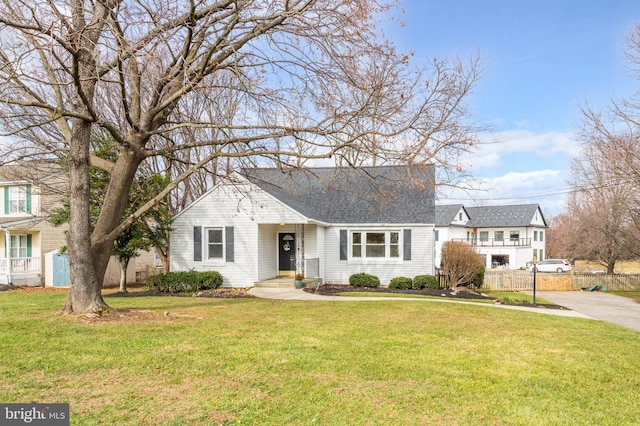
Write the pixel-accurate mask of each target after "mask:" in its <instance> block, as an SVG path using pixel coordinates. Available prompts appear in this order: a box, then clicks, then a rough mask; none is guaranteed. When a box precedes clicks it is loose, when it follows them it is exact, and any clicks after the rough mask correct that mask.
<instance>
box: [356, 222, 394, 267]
mask: <svg viewBox="0 0 640 426" xmlns="http://www.w3.org/2000/svg"><path fill="white" fill-rule="evenodd" d="M392 232H395V233H397V234H398V243H397V244H395V245H397V246H398V256H395V257H391V256H390V249H391V233H392ZM354 233H360V234H361V238H362V239H361V243H360V250H361V252H360V253H361V256H360V257H354V256H353V245H354V244H353V234H354ZM362 234H364V235H362ZM366 234H384V254H385V255H384V256H381V257H367V256H366V248H367V243H366V239H365V237H366ZM403 234H404V233H403V232H402V229H398V228H395V227H394V228H377V229H371V228H351V229H348V230H347V261H348V262H349V264H381V263H394V264H395V263H402V262H403V259H404V256H403V255H404V237H403Z"/></svg>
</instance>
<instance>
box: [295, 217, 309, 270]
mask: <svg viewBox="0 0 640 426" xmlns="http://www.w3.org/2000/svg"><path fill="white" fill-rule="evenodd" d="M298 226H299V232H296V234H298V236H299V238H298V244H297V248H296V275H297V274H302V275H303V276H304V223H303V224H302V225H296V228H298ZM296 231H298V229H296ZM305 278H307V277H305Z"/></svg>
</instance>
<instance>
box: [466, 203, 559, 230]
mask: <svg viewBox="0 0 640 426" xmlns="http://www.w3.org/2000/svg"><path fill="white" fill-rule="evenodd" d="M466 210H467V213H469V216H470V218H471V220H470V221H469V222H468V223H467V225H466V226H467V227H469V228H496V227H505V226H529V225H531V222H532V221H533V216H534V214H535V213H536V211H537V210H538V204H522V205H515V206H484V207H466ZM542 219H543V221H544V218H542ZM545 224H546V222H545Z"/></svg>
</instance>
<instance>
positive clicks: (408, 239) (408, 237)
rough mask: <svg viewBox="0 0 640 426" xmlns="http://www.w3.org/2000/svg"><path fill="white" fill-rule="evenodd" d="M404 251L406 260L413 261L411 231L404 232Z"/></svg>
mask: <svg viewBox="0 0 640 426" xmlns="http://www.w3.org/2000/svg"><path fill="white" fill-rule="evenodd" d="M403 240H404V249H403V250H402V251H403V253H404V256H403V259H404V260H411V229H405V230H404V237H403Z"/></svg>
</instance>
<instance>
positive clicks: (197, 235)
mask: <svg viewBox="0 0 640 426" xmlns="http://www.w3.org/2000/svg"><path fill="white" fill-rule="evenodd" d="M193 261H194V262H201V261H202V227H201V226H194V227H193Z"/></svg>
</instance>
